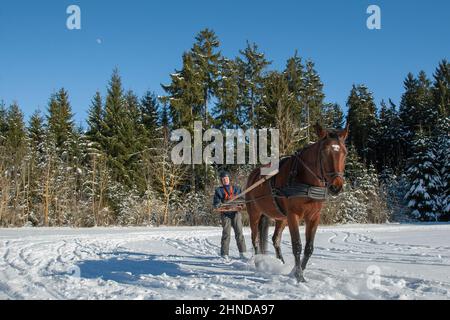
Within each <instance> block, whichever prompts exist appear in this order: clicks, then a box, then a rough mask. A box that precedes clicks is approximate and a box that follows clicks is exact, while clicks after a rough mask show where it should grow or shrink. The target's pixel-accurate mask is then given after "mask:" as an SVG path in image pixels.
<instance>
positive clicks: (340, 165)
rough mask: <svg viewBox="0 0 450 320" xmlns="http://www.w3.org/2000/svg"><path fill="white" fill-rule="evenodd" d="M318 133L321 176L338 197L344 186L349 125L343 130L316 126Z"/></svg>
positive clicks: (332, 192)
mask: <svg viewBox="0 0 450 320" xmlns="http://www.w3.org/2000/svg"><path fill="white" fill-rule="evenodd" d="M316 133H317V135H318V136H319V139H320V141H319V145H320V148H319V153H320V154H319V161H320V168H321V169H320V170H321V171H322V172H321V176H322V178H323V179H324V180H325V182H326V185H327V187H328V190H329V191H330V192H331V194H333V195H337V194H338V193H339V192H341V191H342V188H343V186H344V170H345V158H346V156H347V148H346V147H345V140H346V139H347V137H348V133H349V127H348V124H347V126H346V128H345V129H343V130H327V129H324V128H322V126H320V125H319V124H316Z"/></svg>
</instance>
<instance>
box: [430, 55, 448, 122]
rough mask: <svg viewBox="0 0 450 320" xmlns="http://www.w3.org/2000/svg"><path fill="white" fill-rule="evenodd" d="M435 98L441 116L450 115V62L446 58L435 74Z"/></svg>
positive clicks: (433, 89)
mask: <svg viewBox="0 0 450 320" xmlns="http://www.w3.org/2000/svg"><path fill="white" fill-rule="evenodd" d="M433 78H434V82H433V87H432V91H433V99H434V105H435V106H436V107H437V108H438V113H439V115H440V116H441V117H444V118H445V117H448V116H450V63H449V62H448V61H447V60H446V59H444V60H442V61H441V62H440V63H439V66H438V67H437V69H436V71H435V73H434V75H433Z"/></svg>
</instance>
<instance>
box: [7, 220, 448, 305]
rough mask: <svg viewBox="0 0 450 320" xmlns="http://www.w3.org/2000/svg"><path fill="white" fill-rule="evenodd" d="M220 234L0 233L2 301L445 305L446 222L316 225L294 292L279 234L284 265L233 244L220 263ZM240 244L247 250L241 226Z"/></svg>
mask: <svg viewBox="0 0 450 320" xmlns="http://www.w3.org/2000/svg"><path fill="white" fill-rule="evenodd" d="M301 231H302V239H303V241H304V233H303V232H304V229H303V228H301ZM272 232H273V229H271V233H272ZM220 236H221V229H220V228H216V227H195V228H194V227H163V228H94V229H68V228H57V229H48V228H43V229H33V228H23V229H2V230H0V270H1V272H0V299H449V298H450V268H449V267H450V246H449V243H450V225H449V224H422V225H419V224H401V225H400V224H389V225H346V226H330V227H324V226H321V227H320V228H319V231H318V233H317V236H316V245H315V252H314V254H313V256H312V258H311V260H310V264H309V266H308V269H307V270H306V271H305V277H306V279H307V282H306V283H301V284H298V283H297V282H296V281H295V280H294V278H293V277H291V276H290V272H291V270H292V267H293V264H294V262H293V256H292V254H291V245H290V238H289V232H288V231H287V230H286V232H285V233H284V236H283V240H282V249H283V253H284V257H285V260H286V264H285V265H283V264H281V263H280V262H279V261H278V260H276V259H275V257H274V254H273V248H272V246H269V251H270V254H269V255H268V256H257V257H251V258H250V259H249V260H248V261H246V260H240V259H238V258H237V257H238V252H237V249H236V244H235V243H234V239H232V241H233V242H232V245H231V248H232V251H231V252H230V253H231V259H229V260H224V259H222V258H220V257H219V256H218V253H219V249H220V248H219V243H220ZM245 237H246V242H247V246H248V247H251V243H250V230H249V229H248V228H246V229H245ZM250 256H251V254H249V257H250ZM255 261H256V262H257V263H256V265H257V267H255ZM377 274H379V275H380V276H379V277H377V276H376V275H377Z"/></svg>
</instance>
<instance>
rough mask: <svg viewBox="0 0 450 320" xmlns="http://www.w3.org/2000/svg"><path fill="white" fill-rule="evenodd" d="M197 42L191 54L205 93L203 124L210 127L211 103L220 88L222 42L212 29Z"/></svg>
mask: <svg viewBox="0 0 450 320" xmlns="http://www.w3.org/2000/svg"><path fill="white" fill-rule="evenodd" d="M195 40H196V42H195V43H194V46H193V47H192V49H191V52H190V54H191V55H192V59H193V62H194V66H195V70H196V72H197V73H198V76H199V80H200V83H199V85H200V87H201V91H202V92H203V106H202V108H203V110H202V114H203V123H204V125H205V126H208V124H209V123H210V120H211V118H210V114H209V102H210V99H211V98H212V96H213V95H214V94H215V92H216V90H217V88H218V76H219V61H220V59H221V53H220V51H218V48H219V46H220V42H219V40H218V38H217V36H216V34H215V32H214V31H213V30H210V29H204V30H202V31H200V32H199V33H198V35H197V36H196V37H195Z"/></svg>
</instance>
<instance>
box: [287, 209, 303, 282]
mask: <svg viewBox="0 0 450 320" xmlns="http://www.w3.org/2000/svg"><path fill="white" fill-rule="evenodd" d="M298 222H299V217H298V216H297V215H296V214H294V213H289V214H288V224H289V231H290V233H291V241H292V252H293V254H294V260H295V266H294V269H293V270H292V271H293V273H294V276H295V278H296V279H297V281H298V282H306V280H305V278H304V277H303V269H302V266H301V262H300V258H301V255H302V240H301V239H300V232H299V230H298Z"/></svg>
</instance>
